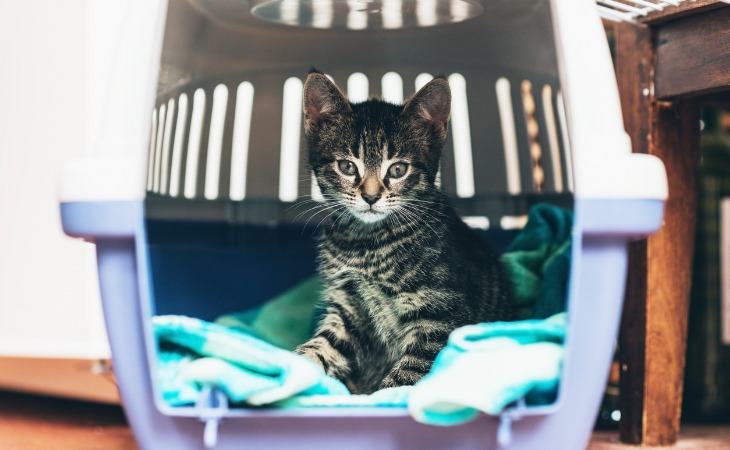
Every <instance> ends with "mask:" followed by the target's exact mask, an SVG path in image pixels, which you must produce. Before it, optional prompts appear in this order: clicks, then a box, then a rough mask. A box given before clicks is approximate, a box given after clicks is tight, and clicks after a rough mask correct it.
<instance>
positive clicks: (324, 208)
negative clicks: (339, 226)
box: [302, 203, 342, 232]
mask: <svg viewBox="0 0 730 450" xmlns="http://www.w3.org/2000/svg"><path fill="white" fill-rule="evenodd" d="M341 206H342V205H340V204H339V203H335V204H332V205H329V206H325V205H323V207H322V208H321V209H320V210H319V211H317V213H315V214H318V213H323V212H325V211H328V210H331V209H335V210H336V209H337V208H339V207H341ZM315 214H312V215H311V216H310V217H309V219H307V221H306V222H305V223H304V228H306V227H307V225H309V221H311V220H312V219H313V218H314V216H315ZM330 214H332V213H330ZM330 214H328V215H327V216H325V219H326V218H327V217H329V216H330ZM322 220H324V219H322ZM319 223H322V221H320V222H319ZM317 227H319V224H318V225H317ZM314 231H317V229H316V228H315V229H314ZM302 232H304V230H302Z"/></svg>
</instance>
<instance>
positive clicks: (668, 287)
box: [615, 0, 730, 446]
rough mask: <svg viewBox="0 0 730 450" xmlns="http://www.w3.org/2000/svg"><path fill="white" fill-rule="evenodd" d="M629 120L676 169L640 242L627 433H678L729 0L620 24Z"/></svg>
mask: <svg viewBox="0 0 730 450" xmlns="http://www.w3.org/2000/svg"><path fill="white" fill-rule="evenodd" d="M615 37H616V71H617V78H618V83H619V90H620V93H621V102H622V107H623V114H624V122H625V126H626V130H627V132H628V133H629V135H630V136H631V139H632V142H633V148H634V151H636V152H645V153H650V154H654V155H657V156H659V157H660V158H661V159H662V160H663V161H664V163H665V165H666V168H667V175H668V178H669V200H668V202H667V205H666V214H665V224H664V227H663V228H662V229H661V230H660V232H659V233H658V234H656V235H655V236H652V237H650V238H649V239H647V240H642V241H640V242H636V243H633V244H632V248H631V252H630V260H629V261H630V262H629V277H628V282H627V289H626V303H625V308H624V315H623V323H622V327H621V328H622V329H621V333H620V337H619V348H620V353H619V360H620V366H621V411H622V418H621V426H620V435H621V440H622V441H623V442H625V443H630V444H639V445H644V446H651V445H668V444H673V443H674V442H675V441H676V440H677V435H678V431H679V419H680V413H681V404H682V388H683V375H684V361H685V350H686V338H687V315H688V304H689V290H690V282H691V265H692V254H693V247H694V230H695V218H696V196H697V194H696V183H697V173H698V167H699V156H700V155H699V131H700V129H699V108H700V106H701V104H702V103H703V102H705V101H707V100H708V99H713V98H714V99H716V98H718V96H719V95H722V94H721V93H722V92H723V91H725V92H730V5H727V4H726V3H722V2H718V1H710V0H698V1H687V2H684V3H681V4H680V5H679V6H677V7H672V8H668V9H665V10H664V11H659V12H656V13H653V14H650V15H648V16H646V17H644V18H642V19H641V20H640V21H639V22H638V23H630V22H622V23H619V24H617V25H616V28H615Z"/></svg>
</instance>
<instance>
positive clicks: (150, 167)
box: [147, 108, 157, 191]
mask: <svg viewBox="0 0 730 450" xmlns="http://www.w3.org/2000/svg"><path fill="white" fill-rule="evenodd" d="M156 143H157V108H155V109H154V110H152V131H151V135H150V147H149V155H147V156H148V158H147V190H148V191H152V186H153V183H154V173H155V144H156Z"/></svg>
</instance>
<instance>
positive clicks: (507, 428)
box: [497, 398, 525, 448]
mask: <svg viewBox="0 0 730 450" xmlns="http://www.w3.org/2000/svg"><path fill="white" fill-rule="evenodd" d="M524 407H525V400H524V398H521V399H519V400H518V401H517V403H516V405H515V406H514V407H512V408H508V409H506V410H504V411H503V412H502V414H500V415H499V426H498V427H497V447H498V448H505V447H508V446H509V445H510V444H511V443H512V436H513V431H512V422H514V421H516V420H520V419H521V418H522V410H523V409H524Z"/></svg>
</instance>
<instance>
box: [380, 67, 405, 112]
mask: <svg viewBox="0 0 730 450" xmlns="http://www.w3.org/2000/svg"><path fill="white" fill-rule="evenodd" d="M380 83H381V86H382V88H381V89H382V91H383V100H385V101H386V102H390V103H395V104H400V103H403V78H401V76H400V75H399V74H398V73H397V72H388V73H386V74H385V75H383V78H382V80H381V82H380Z"/></svg>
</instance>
